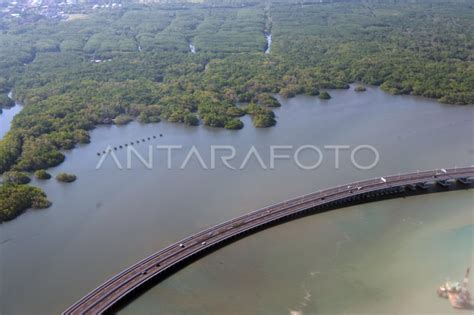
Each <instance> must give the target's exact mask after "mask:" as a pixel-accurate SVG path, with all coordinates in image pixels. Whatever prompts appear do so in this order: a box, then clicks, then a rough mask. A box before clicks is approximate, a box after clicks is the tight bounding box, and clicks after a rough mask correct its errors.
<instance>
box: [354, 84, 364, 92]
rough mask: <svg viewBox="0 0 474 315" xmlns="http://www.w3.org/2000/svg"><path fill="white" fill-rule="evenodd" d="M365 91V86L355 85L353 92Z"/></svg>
mask: <svg viewBox="0 0 474 315" xmlns="http://www.w3.org/2000/svg"><path fill="white" fill-rule="evenodd" d="M366 90H367V89H366V88H365V86H363V85H357V86H356V87H355V88H354V91H356V92H365V91H366Z"/></svg>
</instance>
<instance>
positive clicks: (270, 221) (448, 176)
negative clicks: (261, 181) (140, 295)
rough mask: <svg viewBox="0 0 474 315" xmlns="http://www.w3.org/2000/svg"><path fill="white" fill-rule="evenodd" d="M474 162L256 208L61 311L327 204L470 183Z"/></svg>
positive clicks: (85, 308)
mask: <svg viewBox="0 0 474 315" xmlns="http://www.w3.org/2000/svg"><path fill="white" fill-rule="evenodd" d="M473 177H474V166H471V167H464V168H455V169H439V170H432V171H423V172H416V173H410V174H403V175H395V176H387V177H379V178H374V179H370V180H365V181H359V182H354V183H350V184H346V185H342V186H338V187H334V188H329V189H326V190H321V191H318V192H315V193H311V194H308V195H304V196H301V197H298V198H295V199H291V200H287V201H283V202H280V203H277V204H275V205H272V206H268V207H265V208H263V209H259V210H256V211H253V212H250V213H247V214H245V215H242V216H240V217H237V218H235V219H231V220H229V221H226V222H223V223H221V224H218V225H216V226H213V227H211V228H208V229H206V230H203V231H201V232H199V233H196V234H193V235H191V236H189V237H187V238H185V239H183V240H181V241H179V242H177V243H175V244H172V245H170V246H168V247H166V248H164V249H162V250H160V251H158V252H156V253H155V254H153V255H151V256H149V257H147V258H145V259H143V260H141V261H139V262H138V263H136V264H135V265H133V266H131V267H129V268H127V269H126V270H124V271H122V272H121V273H119V274H117V275H116V276H114V277H112V278H111V279H109V280H108V281H106V282H105V283H104V284H102V285H101V286H99V287H97V288H96V289H95V290H93V291H92V292H90V293H89V294H87V295H86V296H84V297H83V298H82V299H80V300H79V301H78V302H76V303H74V304H73V305H72V306H71V307H69V308H68V309H67V310H66V311H64V312H63V314H64V315H72V314H102V313H107V312H112V311H114V310H116V309H117V308H119V307H120V305H121V304H123V303H126V302H127V300H128V299H130V297H133V296H134V295H136V294H137V292H140V290H144V288H146V287H147V286H150V284H155V283H157V282H158V281H160V280H162V279H164V278H165V277H167V276H169V275H170V274H172V273H174V272H176V271H177V270H179V269H180V268H183V267H184V266H186V265H187V264H189V263H191V262H192V261H195V260H196V259H198V258H200V257H202V256H204V255H206V254H208V253H210V252H212V251H213V250H216V249H217V248H220V247H222V246H224V245H226V244H228V243H231V242H233V241H236V240H238V239H240V238H242V237H244V236H246V235H249V234H251V233H255V232H256V231H259V230H263V229H265V228H268V227H270V226H273V225H276V224H281V223H283V222H286V221H289V220H292V219H295V218H298V217H302V216H306V215H310V214H314V213H320V212H324V211H328V210H331V209H337V208H342V207H346V206H351V205H355V204H361V203H367V202H372V201H377V200H383V199H390V198H397V197H406V196H412V195H418V194H425V193H432V192H438V191H447V190H454V189H467V188H473V186H474V184H473V181H472V179H473Z"/></svg>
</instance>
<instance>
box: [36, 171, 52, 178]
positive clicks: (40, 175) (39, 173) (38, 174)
mask: <svg viewBox="0 0 474 315" xmlns="http://www.w3.org/2000/svg"><path fill="white" fill-rule="evenodd" d="M35 177H36V178H37V179H42V180H46V179H50V178H51V174H49V173H48V172H46V171H45V170H37V171H36V172H35Z"/></svg>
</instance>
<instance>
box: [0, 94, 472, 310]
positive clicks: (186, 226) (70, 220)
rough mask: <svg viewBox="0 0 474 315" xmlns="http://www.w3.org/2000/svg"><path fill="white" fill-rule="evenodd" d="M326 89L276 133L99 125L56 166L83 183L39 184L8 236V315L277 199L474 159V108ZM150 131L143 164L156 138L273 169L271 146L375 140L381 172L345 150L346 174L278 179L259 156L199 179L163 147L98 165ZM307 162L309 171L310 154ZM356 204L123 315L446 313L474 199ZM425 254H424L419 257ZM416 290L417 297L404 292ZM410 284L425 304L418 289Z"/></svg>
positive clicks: (290, 170) (64, 297) (258, 240)
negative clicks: (227, 150) (44, 198)
mask: <svg viewBox="0 0 474 315" xmlns="http://www.w3.org/2000/svg"><path fill="white" fill-rule="evenodd" d="M331 95H332V97H333V98H332V99H331V100H329V101H321V100H319V99H318V98H314V97H307V96H298V97H296V98H293V99H290V100H282V102H283V106H282V107H281V108H280V109H277V110H276V111H275V112H276V114H277V116H278V124H277V126H276V127H274V128H269V129H255V128H253V127H252V126H251V122H250V120H249V118H248V117H245V118H244V122H245V124H246V127H245V128H244V129H243V130H240V131H229V130H220V129H212V128H206V127H204V126H200V127H185V126H182V125H178V124H170V123H166V122H163V123H159V124H151V125H140V124H138V123H132V124H129V125H127V126H122V127H116V126H108V127H101V128H97V129H96V130H94V131H93V132H92V133H91V136H92V143H91V144H89V145H85V146H81V147H80V148H77V149H74V150H72V151H70V152H67V153H66V156H67V158H66V161H65V163H63V164H61V165H60V166H58V167H56V168H54V169H51V170H50V171H51V173H52V174H53V175H55V174H57V173H58V172H60V171H66V172H73V173H75V174H76V175H77V176H78V180H77V181H76V182H74V183H72V184H60V183H57V182H56V181H54V180H52V181H47V182H42V183H39V182H36V184H37V185H38V186H41V187H42V188H43V189H44V190H45V191H46V192H47V194H48V196H49V198H50V199H51V200H52V201H53V202H54V204H53V206H52V207H51V208H49V209H46V210H38V211H28V212H27V213H25V214H23V215H21V216H20V217H18V218H17V219H15V220H13V221H11V222H8V223H6V224H2V225H1V226H0V232H1V236H0V237H1V238H0V244H1V245H0V250H1V255H0V256H1V257H0V268H1V274H0V275H1V277H2V279H1V281H0V282H1V286H2V298H1V309H0V312H1V313H2V314H55V313H56V314H57V313H60V312H61V311H62V310H64V309H65V308H66V307H67V306H69V305H70V304H71V303H73V302H74V301H76V300H77V299H78V298H80V297H81V296H83V295H84V294H86V293H87V292H88V291H90V290H91V289H93V288H94V287H96V286H97V285H99V284H100V283H102V282H103V281H104V280H106V279H107V278H109V277H111V276H112V275H114V274H115V273H117V272H119V271H121V270H122V269H124V268H125V267H127V266H128V265H130V264H132V263H135V262H136V261H138V260H139V259H141V258H143V257H145V256H147V255H149V254H151V253H153V252H155V251H156V250H158V249H160V248H162V247H164V246H166V245H168V244H169V243H171V242H175V241H177V240H179V239H180V238H182V237H185V236H187V235H189V234H191V233H194V232H197V231H199V230H201V229H202V228H205V227H208V226H210V225H213V224H216V223H219V222H221V221H223V220H226V219H229V218H232V217H235V216H237V215H240V214H243V213H245V212H248V211H250V210H253V209H256V208H259V207H262V206H264V205H267V204H271V203H275V202H278V201H282V200H285V199H287V198H291V197H295V196H298V195H301V194H304V193H308V192H312V191H315V190H318V189H323V188H327V187H331V186H333V185H336V184H343V183H347V182H350V181H354V180H359V179H365V178H370V177H375V176H380V175H387V174H397V173H399V172H409V171H416V170H417V169H420V170H421V169H432V168H438V167H452V166H455V165H458V166H461V165H470V164H472V161H473V156H474V145H473V142H474V141H473V132H472V131H473V119H474V117H473V115H474V108H472V107H470V106H449V105H443V104H439V103H437V102H435V101H431V100H426V99H423V98H415V97H408V96H390V95H387V94H385V93H383V92H381V91H380V90H379V89H377V88H369V89H368V91H367V92H365V93H355V92H353V91H352V90H341V91H331ZM160 133H162V134H163V137H159V136H158V135H159V134H160ZM153 135H157V136H158V137H157V139H154V140H150V141H148V140H146V141H145V142H144V143H141V144H140V145H138V146H136V148H137V150H139V151H140V152H142V153H143V154H145V153H146V152H147V150H148V147H147V145H149V144H153V145H158V144H159V145H165V144H173V145H182V146H184V148H185V150H182V151H179V152H176V154H174V155H173V161H172V162H173V165H178V166H179V164H181V163H182V162H183V160H184V159H185V156H186V154H187V152H188V150H189V149H190V148H191V146H192V145H196V146H197V148H198V149H199V150H200V152H201V153H202V155H203V159H204V160H205V161H206V162H208V161H209V155H210V153H209V146H210V145H212V144H214V145H215V144H220V145H235V146H236V148H237V157H236V161H238V162H240V161H242V159H243V157H244V156H245V154H246V153H247V152H248V150H249V148H250V147H251V146H252V145H254V146H255V147H256V148H257V149H258V150H259V152H262V155H263V159H264V160H265V161H267V160H268V159H267V157H268V146H269V145H273V144H277V145H295V146H300V145H304V144H312V145H316V146H318V147H321V148H322V147H323V146H324V145H331V144H333V145H334V144H336V145H349V146H351V148H353V147H354V146H356V145H360V144H369V145H372V146H374V147H375V148H376V149H377V150H378V151H379V153H380V162H379V164H378V166H377V167H375V168H374V169H372V170H368V171H361V170H358V169H356V168H354V167H353V166H351V164H350V163H349V161H350V159H349V155H348V153H347V152H343V153H341V165H340V168H339V169H335V168H334V153H333V152H330V151H326V150H323V152H324V161H323V162H322V164H321V166H320V167H319V168H318V169H316V170H312V171H305V170H301V169H298V167H297V166H296V165H295V164H294V163H293V162H292V161H291V160H287V161H283V160H281V161H280V160H279V161H277V162H276V168H275V169H274V170H270V169H266V170H264V169H261V168H260V167H259V166H258V163H257V162H256V161H255V160H252V161H251V163H249V165H248V166H247V168H245V169H244V170H230V169H227V168H225V167H223V166H222V165H221V164H219V163H218V164H217V168H216V169H214V170H204V169H201V168H200V167H199V164H198V163H197V162H196V160H193V161H192V162H191V163H190V166H188V167H187V168H186V169H184V170H180V169H179V168H177V167H175V168H173V169H172V170H168V169H167V168H166V160H165V159H164V157H163V156H164V155H163V153H159V152H156V154H155V161H154V163H153V164H154V165H153V166H154V168H153V170H148V169H146V168H145V167H144V166H138V163H136V161H135V160H134V161H135V162H134V164H133V165H134V167H133V169H132V170H127V169H123V170H118V169H117V168H116V167H115V165H114V163H113V161H112V159H107V160H106V162H105V163H104V165H103V167H102V168H101V169H100V170H96V165H97V163H98V161H99V158H100V157H99V156H97V152H101V151H102V150H104V149H105V148H106V147H107V146H108V145H112V146H118V145H123V144H124V143H125V142H127V143H129V142H130V141H136V140H137V139H142V138H145V139H146V138H147V137H152V136H153ZM154 152H155V151H154ZM160 154H161V155H160ZM125 156H126V153H125V151H124V150H118V151H117V158H118V159H119V160H120V161H121V162H122V163H123V164H124V165H125V163H124V161H125ZM367 159H370V156H364V155H363V154H361V156H360V161H362V162H363V161H364V160H367ZM302 160H303V161H305V162H308V161H309V162H311V156H310V155H307V156H306V155H305V156H302ZM236 164H237V166H238V164H239V163H236ZM424 205H426V206H424ZM469 206H471V208H470V207H469ZM352 209H353V210H354V211H350V209H349V208H348V209H344V210H342V211H340V212H337V211H335V212H331V213H327V214H324V215H321V216H320V215H317V216H313V217H310V218H305V219H303V220H299V221H296V222H293V223H290V224H288V225H282V226H279V227H276V228H274V229H270V230H268V231H265V232H263V233H261V234H257V235H254V236H252V237H250V238H247V239H245V240H242V241H240V242H238V243H236V244H234V245H232V246H229V247H228V248H225V249H223V250H222V251H219V252H216V253H215V254H213V255H211V256H208V257H206V258H205V259H203V260H202V261H199V262H197V263H196V264H193V265H191V266H190V267H189V268H187V269H186V270H184V271H183V272H180V273H178V274H176V275H175V276H173V277H171V278H169V279H168V280H167V281H166V282H164V283H163V284H161V285H159V286H157V287H156V288H154V289H153V290H151V291H149V293H148V294H147V295H145V296H143V298H141V299H139V300H137V301H136V302H135V303H133V304H131V305H130V308H129V309H128V310H125V312H132V311H133V312H138V311H142V312H143V313H147V314H156V312H157V311H158V310H160V309H162V310H163V312H164V313H169V314H176V313H180V314H196V313H198V310H200V311H202V313H205V314H226V313H227V314H235V313H270V314H274V313H286V314H289V312H290V311H303V312H305V313H318V312H319V313H337V314H340V313H344V312H345V311H348V312H349V311H351V312H359V313H365V312H378V311H379V312H384V313H389V314H396V313H400V311H399V309H400V308H401V307H402V306H403V305H405V304H404V303H399V302H398V301H407V305H412V304H416V305H417V306H416V308H414V309H417V310H420V312H423V309H424V307H431V305H438V306H439V310H440V312H441V310H444V309H443V307H444V306H445V305H446V301H444V300H437V298H435V297H436V296H435V294H434V291H435V289H436V286H437V285H439V282H440V281H442V280H444V279H445V278H446V277H447V276H449V277H452V278H454V279H459V278H460V277H461V276H462V274H463V272H464V268H465V267H466V265H467V264H468V261H469V257H470V255H471V254H472V243H471V242H470V240H469V237H470V236H471V234H470V231H472V224H473V219H472V216H473V214H472V211H473V210H472V193H470V192H455V193H447V194H438V195H436V196H434V195H433V196H422V197H416V198H412V199H406V200H403V199H400V200H393V201H388V202H383V203H377V204H372V205H367V206H361V207H354V208H352ZM433 209H434V210H433ZM403 219H405V220H408V221H409V222H411V223H416V222H418V221H422V222H424V223H423V224H422V225H420V226H417V225H414V226H415V227H416V228H413V229H411V228H410V227H411V225H408V223H407V224H406V226H405V225H403V224H402V223H401V222H403V221H402V220H403ZM392 221H393V222H394V223H395V224H392ZM451 221H452V223H451V225H446V224H448V223H449V222H451ZM459 222H463V224H464V225H465V226H466V227H464V228H463V226H462V225H461V224H460V223H459ZM397 231H398V232H397ZM365 232H366V233H365ZM397 233H399V234H402V235H398V234H397ZM408 239H409V240H410V242H408ZM436 240H438V241H436ZM402 245H403V246H402ZM400 246H402V247H401V248H400ZM456 246H457V247H456ZM469 246H470V247H469ZM337 248H340V249H339V250H337ZM400 251H401V252H400ZM420 251H421V253H422V254H423V255H419V254H417V255H415V254H416V253H418V252H420ZM335 253H338V254H337V255H338V256H337V257H339V258H337V257H336V258H335V255H336V254H335ZM434 257H435V258H436V259H434ZM427 258H429V259H427ZM410 259H412V260H413V261H412V262H411V264H408V262H410ZM354 266H355V267H354ZM421 266H424V267H423V268H421ZM312 272H314V273H312ZM317 272H319V273H320V275H319V276H317V275H318V273H317ZM415 274H416V275H417V277H418V278H414V279H418V280H419V279H423V281H418V280H416V281H414V283H411V282H410V283H407V282H406V280H407V279H411V278H413V277H415ZM372 275H377V276H376V277H375V276H372ZM407 275H409V277H408V276H407ZM313 278H315V279H318V281H313V280H312V279H313ZM321 278H323V279H326V280H325V281H320V280H321ZM321 284H324V286H323V287H321V286H320V285H321ZM392 286H393V289H391V287H392ZM407 287H409V288H410V290H406V291H404V292H401V291H402V290H400V288H407ZM380 288H382V289H383V290H382V291H380ZM411 288H414V289H416V292H415V293H416V294H420V296H419V297H418V295H416V294H409V292H413V290H414V289H413V290H412V289H411ZM306 291H308V292H306ZM307 293H308V294H307ZM402 293H403V295H402ZM305 296H306V297H307V298H306V299H305ZM308 299H309V301H307V300H308ZM305 301H307V302H305ZM303 303H306V304H308V305H309V306H306V307H304V306H302V305H303ZM436 303H438V304H436ZM402 304H403V305H402ZM379 305H382V306H384V307H386V309H383V310H382V309H380V308H378V307H379ZM369 306H372V307H373V308H372V309H369V308H367V307H369ZM402 313H403V312H402Z"/></svg>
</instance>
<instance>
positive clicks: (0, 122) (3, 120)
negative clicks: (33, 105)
mask: <svg viewBox="0 0 474 315" xmlns="http://www.w3.org/2000/svg"><path fill="white" fill-rule="evenodd" d="M22 108H23V107H22V105H20V104H15V106H13V107H11V108H2V113H1V114H0V139H2V138H3V137H4V136H5V134H6V133H7V132H8V130H10V126H11V122H12V120H13V117H15V115H16V114H18V113H19V112H20V111H21V110H22Z"/></svg>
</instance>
